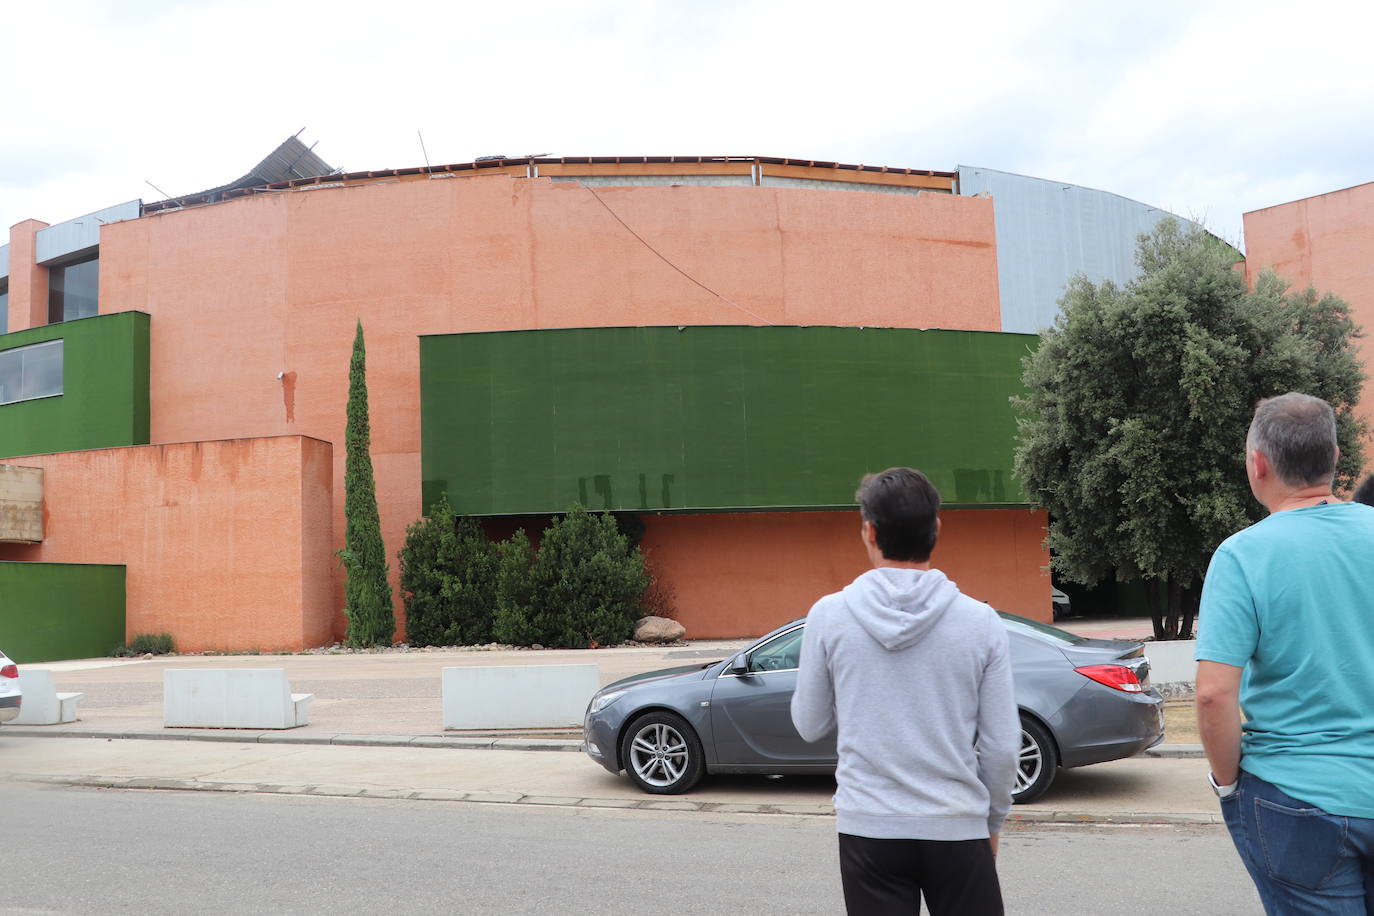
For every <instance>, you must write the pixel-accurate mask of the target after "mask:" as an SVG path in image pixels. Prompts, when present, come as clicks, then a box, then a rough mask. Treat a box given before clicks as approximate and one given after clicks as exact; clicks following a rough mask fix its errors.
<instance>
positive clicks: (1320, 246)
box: [1245, 183, 1374, 423]
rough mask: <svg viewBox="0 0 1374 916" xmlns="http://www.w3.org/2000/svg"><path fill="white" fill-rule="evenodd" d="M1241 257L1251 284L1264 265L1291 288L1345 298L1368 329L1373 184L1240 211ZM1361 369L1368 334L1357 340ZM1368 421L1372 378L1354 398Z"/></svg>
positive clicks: (1372, 413) (1368, 350)
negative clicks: (1313, 289)
mask: <svg viewBox="0 0 1374 916" xmlns="http://www.w3.org/2000/svg"><path fill="white" fill-rule="evenodd" d="M1245 261H1246V270H1247V274H1248V277H1249V280H1250V282H1251V283H1253V282H1254V281H1255V278H1256V277H1258V276H1259V275H1260V273H1261V272H1262V271H1263V270H1265V269H1266V268H1273V269H1274V271H1275V272H1277V273H1278V274H1279V276H1281V277H1283V278H1284V279H1286V280H1288V281H1289V282H1290V283H1292V284H1293V285H1294V286H1295V287H1298V288H1301V287H1305V286H1307V285H1309V284H1311V285H1313V286H1315V287H1317V289H1318V290H1320V291H1322V292H1326V291H1328V290H1329V291H1331V292H1334V293H1336V294H1337V295H1339V296H1341V297H1342V298H1343V299H1345V300H1346V301H1347V302H1348V303H1350V308H1351V311H1352V312H1353V313H1354V318H1355V321H1356V322H1357V323H1358V324H1361V325H1363V326H1364V328H1365V334H1366V335H1369V334H1370V333H1371V332H1372V331H1374V183H1370V184H1362V185H1359V186H1358V187H1354V188H1346V189H1345V190H1343V191H1333V192H1332V193H1330V194H1322V195H1320V196H1318V197H1309V198H1307V199H1306V200H1298V201H1294V202H1292V203H1287V204H1280V205H1278V206H1276V207H1269V208H1267V209H1264V210H1256V211H1255V212H1253V213H1247V214H1245ZM1361 349H1362V351H1363V356H1364V361H1365V365H1366V367H1367V368H1366V371H1368V367H1374V337H1371V336H1366V337H1365V338H1364V340H1363V341H1361ZM1360 406H1361V412H1362V413H1363V415H1364V417H1365V419H1367V420H1369V421H1370V422H1371V423H1374V380H1371V381H1367V382H1366V383H1365V388H1364V395H1363V396H1362V398H1361V402H1360Z"/></svg>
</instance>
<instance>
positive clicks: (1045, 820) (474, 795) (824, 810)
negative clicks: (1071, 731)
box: [14, 775, 1222, 826]
mask: <svg viewBox="0 0 1374 916" xmlns="http://www.w3.org/2000/svg"><path fill="white" fill-rule="evenodd" d="M14 778H15V779H16V780H20V781H23V782H33V783H41V784H44V785H60V786H76V787H80V788H89V789H157V790H170V791H181V792H220V793H225V794H268V795H310V796H319V797H325V798H377V799H391V800H398V799H399V800H406V801H439V802H466V803H469V804H482V805H535V806H540V807H558V808H603V809H616V810H622V811H626V810H632V811H673V812H681V813H688V814H762V815H771V816H783V817H833V816H834V815H835V809H834V808H833V807H832V806H830V805H752V804H740V803H737V802H696V801H690V800H686V799H672V800H668V799H660V798H644V799H633V798H575V797H572V796H561V795H527V794H523V793H520V792H480V791H479V792H463V791H460V790H456V789H381V788H369V787H362V786H340V785H301V784H275V783H243V782H205V781H203V780H195V779H168V778H160V777H137V776H130V777H109V776H47V775H17V776H15V777H14ZM1007 822H1008V823H1012V824H1027V825H1049V824H1060V825H1072V824H1085V825H1086V824H1121V825H1179V826H1182V825H1198V826H1211V825H1215V824H1220V823H1222V820H1221V815H1219V814H1144V813H1122V814H1089V813H1084V812H1076V811H1033V810H1032V811H1025V812H1018V811H1015V810H1013V811H1012V813H1011V814H1010V815H1009V816H1008V817H1007Z"/></svg>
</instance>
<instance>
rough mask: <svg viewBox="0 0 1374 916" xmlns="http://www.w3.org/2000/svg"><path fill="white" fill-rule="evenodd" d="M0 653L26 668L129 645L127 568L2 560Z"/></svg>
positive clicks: (0, 574)
mask: <svg viewBox="0 0 1374 916" xmlns="http://www.w3.org/2000/svg"><path fill="white" fill-rule="evenodd" d="M0 595H3V596H4V600H3V601H0V649H4V650H5V654H6V655H8V656H9V657H10V658H12V659H14V660H15V661H16V662H18V663H19V664H21V665H24V664H33V663H35V662H52V661H58V660H60V659H64V658H96V657H99V656H104V655H109V654H110V651H111V650H112V649H114V648H115V647H117V646H121V645H123V644H124V567H123V566H95V565H85V564H78V563H13V562H5V561H0Z"/></svg>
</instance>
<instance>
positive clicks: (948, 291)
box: [100, 176, 1043, 637]
mask: <svg viewBox="0 0 1374 916" xmlns="http://www.w3.org/2000/svg"><path fill="white" fill-rule="evenodd" d="M994 243H995V240H994V228H993V211H992V202H991V201H990V200H986V199H979V198H969V197H956V196H951V195H947V194H934V193H932V194H921V195H919V196H908V195H889V194H863V193H851V192H841V191H825V190H804V189H786V188H726V187H698V186H692V187H625V188H599V189H597V190H596V191H595V193H593V192H592V191H590V190H588V189H587V188H584V187H581V186H578V185H575V184H563V183H553V182H550V181H548V180H545V179H517V178H510V177H507V176H491V177H480V178H454V179H445V180H439V179H433V180H425V181H407V182H393V183H386V182H381V183H376V184H367V185H355V186H350V187H346V188H334V189H321V190H310V191H296V192H282V193H268V194H260V195H257V196H253V197H247V198H243V199H238V200H233V201H228V202H224V203H220V204H215V205H212V206H205V207H198V208H192V209H187V210H182V211H174V212H167V213H160V214H157V215H153V216H149V217H145V218H143V219H138V220H131V221H128V222H123V223H117V224H112V225H108V226H105V227H103V228H102V230H101V252H100V256H101V271H100V309H101V312H102V313H108V312H115V311H123V310H129V309H137V310H142V311H146V312H147V313H149V314H150V315H151V316H152V343H151V347H152V353H151V378H152V391H151V398H150V408H151V414H152V428H151V433H152V441H154V442H173V441H194V440H202V439H221V438H226V437H233V438H240V437H262V436H278V435H286V434H302V435H307V436H312V437H315V438H318V439H323V440H326V441H328V442H332V443H334V444H335V445H336V446H337V447H336V448H335V449H334V462H335V466H334V471H333V486H334V488H335V489H334V498H333V502H332V505H333V508H332V510H331V511H332V512H334V513H335V516H334V523H333V525H332V530H333V532H334V536H335V537H336V538H338V539H341V538H342V536H343V530H344V526H343V524H342V518H341V513H342V508H343V496H342V486H343V477H344V475H343V467H342V462H343V448H342V443H343V432H344V407H345V401H346V397H347V372H348V358H349V348H350V346H351V343H352V339H353V333H354V326H355V322H356V321H357V320H359V319H361V321H362V323H363V326H364V330H365V333H366V339H367V348H368V385H369V399H370V406H371V421H372V454H373V461H374V469H375V473H376V479H377V495H378V503H379V507H380V512H381V519H382V530H383V536H384V538H385V540H386V543H387V547H388V551H389V553H390V554H391V556H392V581H393V583H394V582H395V581H396V563H395V559H394V558H395V553H396V551H397V550H399V549H400V547H401V544H402V542H403V538H404V533H405V527H406V525H408V524H409V523H411V522H412V521H414V520H415V519H416V517H417V516H418V515H419V513H420V415H419V411H420V397H419V345H418V341H417V336H418V335H421V334H440V333H454V332H463V331H486V330H508V329H525V328H558V327H589V326H617V325H675V324H754V323H763V322H765V321H766V322H771V323H776V324H800V325H805V324H828V325H869V326H895V327H930V326H938V327H944V328H960V329H973V330H998V329H999V328H1000V311H999V305H998V293H997V266H996V253H995V244H994ZM665 259H666V261H665ZM667 262H671V264H670V263H667ZM684 274H685V275H684ZM689 277H690V278H691V279H689ZM703 287H709V289H710V290H713V291H714V292H711V291H708V290H707V289H705V288H703ZM727 300H729V301H727ZM279 374H280V375H281V377H280V378H278V375H279ZM864 470H865V469H864V468H856V469H855V475H856V478H857V476H858V475H859V474H860V473H861V472H862V471H864ZM698 524H708V525H709V524H710V523H709V522H705V521H702V522H699V523H698ZM718 527H719V526H718ZM335 544H336V546H338V541H337V540H336V542H335ZM671 562H672V563H674V564H676V563H678V562H679V560H678V559H676V557H675V558H674V559H673V560H672V561H671ZM681 562H682V563H683V564H684V565H683V567H682V569H683V570H684V572H683V573H682V577H683V579H684V581H685V579H686V576H687V573H686V572H685V571H686V570H696V569H697V568H698V567H697V566H694V565H693V563H692V561H690V560H688V559H685V558H684V559H683V560H682V561H681ZM1038 562H1043V558H1042V559H1041V560H1040V561H1038ZM329 565H330V572H329V575H330V576H331V578H332V584H333V588H334V592H335V607H336V608H337V607H341V606H342V597H341V596H342V580H341V573H340V572H339V571H338V570H337V569H336V568H334V566H333V564H329ZM681 594H683V595H684V597H692V596H693V595H694V593H691V592H688V590H687V589H685V588H684V589H683V590H682V591H681ZM703 597H704V596H703ZM693 600H695V599H694V598H693ZM683 603H684V604H686V601H684V602H683ZM397 604H398V612H399V601H398V602H397ZM702 613H704V614H708V615H709V613H710V611H709V610H703V611H702ZM751 629H753V630H755V631H757V630H759V629H760V627H758V626H755V627H752V628H751ZM343 632H344V620H343V617H342V615H341V614H340V613H336V614H335V617H334V622H333V633H334V635H335V636H336V637H337V636H341V635H342V634H343ZM694 635H704V634H694Z"/></svg>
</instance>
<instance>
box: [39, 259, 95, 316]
mask: <svg viewBox="0 0 1374 916" xmlns="http://www.w3.org/2000/svg"><path fill="white" fill-rule="evenodd" d="M99 290H100V259H99V258H92V259H91V260H89V261H78V262H77V263H75V264H67V265H65V266H63V267H53V268H50V269H49V270H48V324H56V323H57V322H59V321H75V320H76V319H78V318H90V317H92V316H94V315H95V314H96V313H97V311H98V309H97V302H96V296H97V294H98V293H99Z"/></svg>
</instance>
